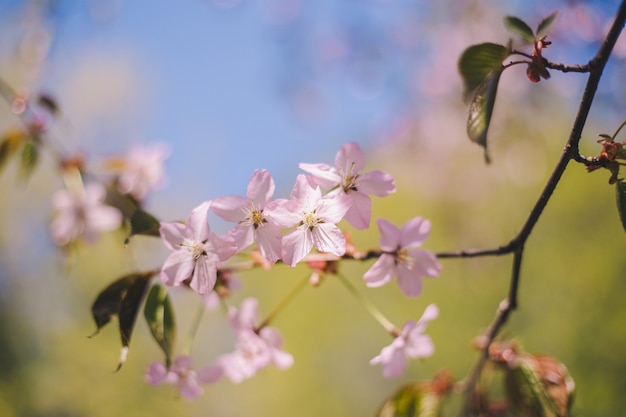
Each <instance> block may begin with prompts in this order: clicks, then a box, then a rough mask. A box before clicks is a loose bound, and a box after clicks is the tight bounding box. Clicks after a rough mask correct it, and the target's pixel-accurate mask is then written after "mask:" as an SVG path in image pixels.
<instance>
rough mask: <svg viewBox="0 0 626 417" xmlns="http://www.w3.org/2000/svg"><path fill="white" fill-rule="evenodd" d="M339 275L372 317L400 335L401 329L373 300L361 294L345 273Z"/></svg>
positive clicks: (390, 331)
mask: <svg viewBox="0 0 626 417" xmlns="http://www.w3.org/2000/svg"><path fill="white" fill-rule="evenodd" d="M337 277H338V278H339V280H340V281H341V283H342V284H343V285H344V287H346V288H347V289H348V291H350V293H352V295H353V296H354V297H355V298H356V299H357V300H359V302H360V303H361V304H362V305H363V307H365V309H366V310H367V312H368V313H370V315H371V316H372V317H374V319H376V321H377V322H378V323H380V325H381V326H383V328H384V329H385V330H387V331H388V332H389V333H391V334H392V335H394V336H398V335H399V334H400V330H398V328H397V327H396V326H394V325H393V323H392V322H390V321H389V320H388V319H387V317H385V316H384V315H383V313H381V311H380V310H379V309H378V307H376V306H375V305H374V304H372V302H371V301H370V300H368V299H367V298H365V296H364V295H363V294H361V293H360V292H359V291H358V290H357V289H356V287H355V286H354V285H352V283H351V282H350V281H349V280H348V279H347V278H346V277H345V276H344V275H342V274H337Z"/></svg>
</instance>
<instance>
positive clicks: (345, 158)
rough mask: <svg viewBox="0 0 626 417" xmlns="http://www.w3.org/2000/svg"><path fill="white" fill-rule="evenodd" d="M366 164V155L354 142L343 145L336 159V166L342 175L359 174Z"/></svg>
mask: <svg viewBox="0 0 626 417" xmlns="http://www.w3.org/2000/svg"><path fill="white" fill-rule="evenodd" d="M364 164H365V154H364V153H363V151H362V150H361V148H360V147H359V145H358V144H356V143H354V142H351V143H346V144H345V145H343V147H342V148H341V149H340V150H339V152H337V156H336V157H335V166H336V167H337V169H338V170H339V171H340V172H341V173H342V174H348V173H352V174H356V173H359V172H361V170H362V169H363V165H364Z"/></svg>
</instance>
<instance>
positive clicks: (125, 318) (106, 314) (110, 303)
mask: <svg viewBox="0 0 626 417" xmlns="http://www.w3.org/2000/svg"><path fill="white" fill-rule="evenodd" d="M155 273H156V272H155V271H148V272H137V273H133V274H130V275H126V276H124V277H122V278H120V279H118V280H116V281H114V282H113V283H112V284H110V285H109V286H108V287H106V288H105V289H104V290H103V291H102V292H100V294H98V297H97V298H96V301H95V302H94V304H93V306H92V307H91V313H92V315H93V318H94V321H95V322H96V332H95V333H94V335H96V334H97V333H98V332H99V331H100V329H101V328H102V327H104V326H105V325H106V324H107V323H109V322H110V321H111V318H112V317H113V316H115V315H117V316H118V319H119V331H120V337H121V340H122V355H121V358H120V362H119V365H118V368H117V369H118V370H119V368H120V367H121V366H122V364H123V363H124V361H125V359H126V353H127V352H128V345H129V343H130V338H131V335H132V332H133V328H134V326H135V321H136V319H137V313H138V311H139V307H140V306H141V303H142V302H143V299H144V296H145V292H146V287H147V285H148V283H149V282H150V278H152V276H153V275H154V274H155Z"/></svg>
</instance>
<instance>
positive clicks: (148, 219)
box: [126, 208, 161, 244]
mask: <svg viewBox="0 0 626 417" xmlns="http://www.w3.org/2000/svg"><path fill="white" fill-rule="evenodd" d="M160 226H161V223H160V222H159V221H158V220H157V218H156V217H154V216H153V215H152V214H150V213H148V212H147V211H145V210H142V209H140V208H138V209H137V210H135V213H133V215H132V216H131V218H130V234H129V235H128V238H127V239H126V243H127V244H128V241H129V239H130V238H131V237H132V236H135V235H145V236H156V237H159V236H161V234H160V233H159V227H160Z"/></svg>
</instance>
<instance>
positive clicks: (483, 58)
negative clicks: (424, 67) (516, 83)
mask: <svg viewBox="0 0 626 417" xmlns="http://www.w3.org/2000/svg"><path fill="white" fill-rule="evenodd" d="M510 54H511V49H510V48H508V47H506V46H504V45H499V44H496V43H481V44H479V45H473V46H470V47H469V48H467V49H466V50H465V51H463V53H462V54H461V57H460V58H459V63H458V67H459V73H460V74H461V77H462V78H463V84H464V86H465V90H464V93H463V96H464V98H465V100H466V101H470V99H471V98H472V96H473V93H474V92H475V90H476V89H477V88H478V87H480V85H481V84H484V82H485V80H486V79H487V78H488V77H490V76H491V74H493V73H494V71H496V72H502V70H503V69H504V68H503V66H502V61H504V60H505V59H506V57H508V56H509V55H510Z"/></svg>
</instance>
